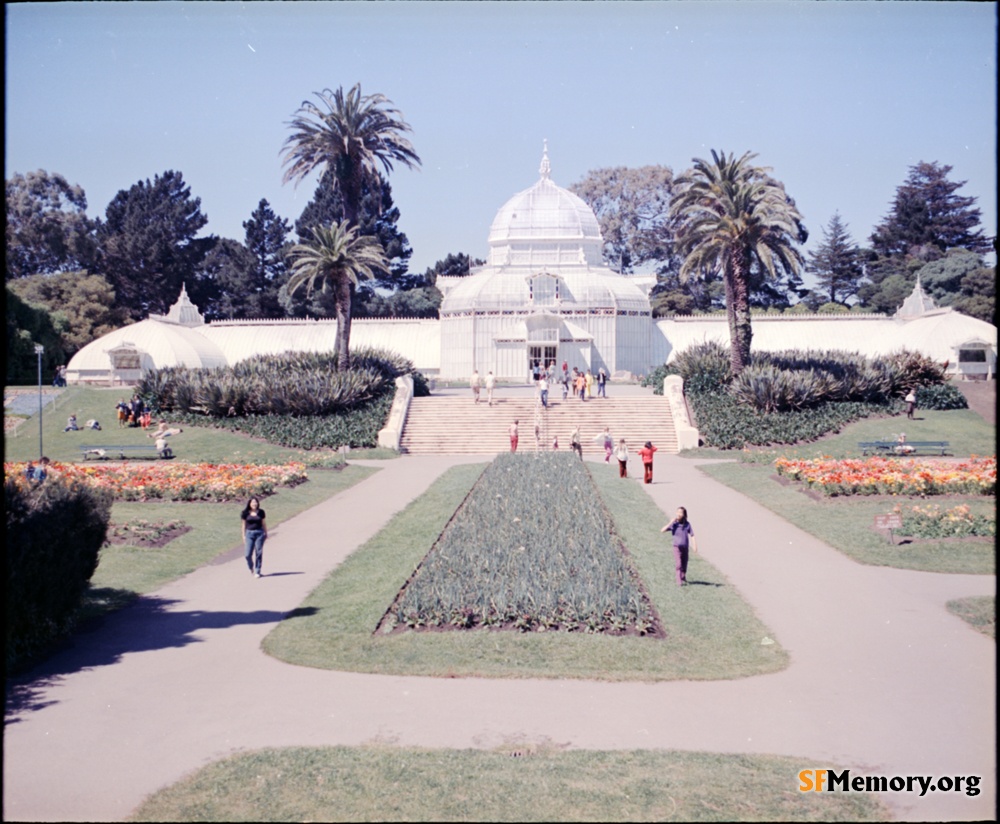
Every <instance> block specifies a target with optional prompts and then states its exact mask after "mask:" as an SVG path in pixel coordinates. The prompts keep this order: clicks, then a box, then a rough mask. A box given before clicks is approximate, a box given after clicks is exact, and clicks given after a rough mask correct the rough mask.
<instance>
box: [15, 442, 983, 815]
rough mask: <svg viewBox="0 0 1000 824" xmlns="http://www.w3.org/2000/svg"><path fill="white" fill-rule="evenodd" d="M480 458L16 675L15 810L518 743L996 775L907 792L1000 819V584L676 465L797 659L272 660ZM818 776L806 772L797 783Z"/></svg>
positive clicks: (64, 809)
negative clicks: (518, 664)
mask: <svg viewBox="0 0 1000 824" xmlns="http://www.w3.org/2000/svg"><path fill="white" fill-rule="evenodd" d="M474 460H477V459H476V458H475V457H474V456H465V457H461V458H449V457H404V458H400V459H398V460H394V461H387V462H384V463H379V464H377V465H379V466H380V467H381V471H379V472H378V473H376V474H375V475H374V476H372V477H371V478H369V479H367V480H365V481H364V482H362V483H360V484H358V485H356V486H354V487H352V488H351V489H349V490H346V491H345V492H343V493H342V494H340V495H338V496H336V497H335V498H332V499H331V500H329V501H327V502H325V503H323V504H321V505H319V506H317V507H314V508H313V509H311V510H309V511H307V512H305V513H303V514H301V515H299V516H297V517H296V518H293V519H291V520H289V521H287V522H285V523H283V524H281V525H280V526H279V527H277V528H274V529H273V531H272V536H271V539H270V541H269V542H268V546H267V555H266V558H265V565H266V567H265V572H266V573H267V574H266V575H265V577H264V578H262V579H260V580H255V579H253V578H252V577H250V575H249V574H248V573H247V571H246V568H245V566H244V563H243V559H242V557H235V558H231V559H230V560H225V559H223V560H222V561H221V562H219V563H215V564H211V565H208V566H205V567H203V568H201V569H199V570H197V571H196V572H194V573H192V574H191V575H188V576H187V577H185V578H183V579H181V580H179V581H176V582H174V583H172V584H169V585H168V586H166V587H164V588H163V589H162V590H160V591H158V592H157V593H156V594H155V595H153V596H150V597H146V598H143V599H141V600H140V601H139V602H138V603H137V604H136V605H134V606H133V607H131V608H129V609H127V610H124V611H123V612H121V613H119V614H116V615H114V616H112V617H110V618H109V619H107V620H106V621H105V622H104V623H103V624H102V625H101V626H100V627H99V628H97V629H94V630H93V631H92V632H90V633H88V634H87V635H85V636H82V637H79V638H77V639H76V640H75V641H74V643H73V644H72V646H71V647H69V648H68V649H66V650H64V651H63V652H61V653H59V654H58V655H56V656H54V657H53V658H52V659H51V660H50V661H49V662H48V663H46V664H45V665H44V666H43V667H41V668H40V669H38V670H36V671H35V672H33V673H31V674H30V675H29V676H27V677H25V678H22V679H20V680H19V681H17V682H15V684H14V686H13V688H12V689H11V690H10V691H9V692H8V702H9V704H8V711H7V719H6V722H7V723H6V728H5V741H4V747H5V752H4V756H5V757H4V811H3V812H4V820H7V821H108V820H117V819H122V818H124V817H125V816H126V815H128V814H129V813H130V812H131V811H132V810H134V809H135V807H136V806H137V805H138V804H139V803H140V802H141V801H142V800H143V798H144V797H145V796H146V795H148V794H149V793H151V792H153V791H155V790H157V789H159V788H161V787H163V786H165V785H168V784H170V783H172V782H174V781H176V780H177V779H178V778H180V777H181V776H183V775H185V774H186V773H189V772H191V771H192V770H195V769H197V768H199V767H201V766H203V765H205V764H208V763H210V762H211V761H214V760H216V759H218V758H221V757H224V756H226V755H229V754H231V753H233V752H235V751H237V750H241V749H253V748H259V747H265V746H275V747H281V746H290V745H336V744H343V745H358V744H363V743H366V742H372V741H376V740H378V741H383V742H392V743H396V744H399V745H407V746H408V745H419V746H427V747H455V748H468V747H475V748H489V747H494V746H501V745H504V744H507V743H509V742H510V741H511V740H512V739H519V740H522V741H523V740H527V741H545V740H547V741H551V742H553V743H555V744H558V745H563V746H567V747H570V748H581V749H593V748H599V749H634V748H676V749H682V750H710V751H720V752H734V753H776V754H784V755H792V756H799V757H800V758H801V763H802V768H803V769H804V768H814V767H822V766H825V765H827V764H829V763H836V764H839V765H841V766H844V767H850V768H852V770H854V772H855V774H858V773H860V774H862V775H886V776H893V775H908V774H918V775H930V776H941V775H970V774H972V775H980V776H982V777H983V785H982V793H981V794H980V795H979V796H977V797H968V796H966V795H965V794H964V793H954V792H952V793H942V792H938V793H933V794H930V793H929V794H928V795H927V796H926V797H924V798H918V797H915V796H911V795H904V794H887V795H886V801H887V802H888V803H889V804H890V805H891V806H892V809H893V811H894V813H895V814H896V815H897V817H899V818H904V819H910V820H969V819H990V818H992V817H993V816H994V815H995V802H996V788H995V773H996V734H995V730H996V717H995V705H994V701H995V698H996V677H995V675H996V669H995V662H996V647H995V644H994V642H993V641H992V640H990V639H988V638H986V637H984V636H982V635H980V634H979V633H976V632H974V631H973V630H971V629H970V628H969V627H967V626H966V625H965V624H964V623H963V622H962V621H961V620H959V619H958V618H955V617H953V616H952V615H950V614H949V613H948V612H947V611H946V610H945V608H944V603H945V601H947V600H949V599H951V598H957V597H961V596H967V595H985V594H993V593H994V591H995V578H994V577H993V576H971V575H937V574H930V573H920V572H908V571H901V570H893V569H882V568H876V567H866V566H862V565H860V564H856V563H854V562H853V561H851V560H849V559H847V558H845V557H844V556H843V555H841V554H840V553H838V552H836V551H834V550H832V549H830V548H829V547H827V546H826V545H825V544H823V543H821V542H820V541H818V540H816V539H815V538H813V537H811V536H809V535H807V534H805V533H804V532H802V531H800V530H799V529H797V528H796V527H793V526H791V525H789V524H788V523H786V522H784V521H782V520H781V519H780V518H778V517H776V516H775V515H773V514H772V513H770V512H769V511H767V510H765V509H763V508H761V507H760V506H758V505H757V504H755V503H753V502H752V501H750V500H749V499H748V498H746V497H744V496H743V495H740V494H739V493H737V492H734V491H732V490H730V489H728V488H727V487H724V486H722V485H720V484H718V483H716V482H715V481H713V480H711V479H710V478H707V477H706V476H704V475H702V474H701V473H700V472H698V471H697V469H696V466H695V462H693V461H689V460H685V459H681V458H677V457H674V456H666V457H660V456H658V457H657V465H656V475H657V478H656V483H654V484H653V485H651V486H648V487H645V489H646V490H648V492H649V494H650V495H651V496H652V497H653V499H654V500H655V501H656V503H657V504H658V505H659V506H660V507H661V508H662V509H663V510H664V512H672V511H673V510H674V508H676V506H677V505H684V506H687V507H688V509H689V511H690V513H691V518H692V522H693V523H694V524H695V526H696V528H697V530H698V540H699V547H700V549H701V551H702V555H703V556H704V557H705V558H706V559H707V560H709V561H711V562H712V563H713V564H714V565H715V566H717V567H718V568H719V569H720V570H721V571H722V572H723V573H724V574H725V575H726V576H727V577H728V578H729V580H730V581H731V582H732V584H733V585H734V586H737V587H738V588H739V590H740V591H741V593H742V594H743V596H744V597H745V598H746V599H747V600H748V601H749V602H750V603H751V604H752V605H753V607H754V608H755V609H756V611H757V613H758V614H759V616H760V618H761V619H762V620H763V621H764V623H765V624H766V625H767V626H768V627H770V629H771V631H772V633H773V636H774V637H775V638H776V639H777V640H778V641H779V642H780V643H781V644H783V645H784V647H785V648H786V649H787V650H788V651H789V652H790V654H791V660H792V663H791V666H790V667H789V668H788V669H787V670H785V671H783V672H780V673H775V674H771V675H764V676H758V677H754V678H746V679H741V680H736V681H722V682H690V681H687V682H685V681H681V682H667V683H625V684H621V683H601V682H593V681H549V680H509V681H504V680H491V679H481V678H470V679H433V678H418V677H397V676H380V675H363V674H357V673H342V672H326V671H320V670H313V669H308V668H303V667H295V666H290V665H287V664H283V663H280V662H278V661H276V660H273V659H271V658H269V657H268V656H266V655H264V654H263V653H262V652H261V651H260V649H259V645H260V643H261V640H262V639H263V638H264V636H265V635H266V634H267V633H268V632H269V631H270V630H271V628H272V627H273V626H274V625H275V624H276V623H277V622H278V621H279V620H280V619H281V617H282V615H284V614H285V613H287V612H288V611H289V610H292V609H294V608H295V607H296V605H298V604H299V603H300V602H301V600H302V599H303V597H304V596H305V595H306V594H307V593H308V592H309V591H310V590H312V589H313V588H314V587H315V586H316V585H317V584H318V583H319V582H320V580H322V578H323V577H324V576H325V575H326V574H327V572H328V571H329V570H330V569H331V568H332V567H334V566H336V565H337V564H338V563H339V562H340V561H341V560H342V559H343V558H344V557H346V556H347V555H348V554H349V553H350V552H351V551H352V550H353V549H355V548H356V547H357V546H359V545H360V544H361V543H363V542H364V541H365V540H366V539H367V538H369V537H370V536H371V535H373V534H375V533H376V532H377V531H378V530H379V529H380V528H381V527H382V526H383V525H384V524H385V523H386V522H387V521H388V520H389V519H390V518H391V516H392V515H393V514H394V513H395V512H397V511H399V510H400V509H401V508H402V507H403V506H404V505H405V504H406V503H407V502H408V501H409V500H411V499H412V498H414V497H415V496H417V495H419V494H420V493H421V492H423V491H424V490H425V489H426V488H427V487H428V486H429V485H430V484H431V482H432V481H433V480H434V479H435V478H437V477H438V476H439V475H440V473H441V472H443V471H444V470H445V469H446V468H447V467H448V466H451V465H453V464H455V463H462V462H468V461H474ZM479 460H482V458H479ZM373 463H374V462H373ZM601 469H604V467H601ZM608 471H614V470H611V469H609V470H608ZM629 482H633V483H634V482H635V481H629ZM665 520H666V516H665ZM689 593H690V594H692V595H695V597H696V588H695V589H692V590H689ZM678 708H682V709H683V711H681V712H678ZM720 780H724V777H722V776H720ZM796 786H797V784H796V781H795V776H791V775H790V776H789V792H794V791H795V790H796Z"/></svg>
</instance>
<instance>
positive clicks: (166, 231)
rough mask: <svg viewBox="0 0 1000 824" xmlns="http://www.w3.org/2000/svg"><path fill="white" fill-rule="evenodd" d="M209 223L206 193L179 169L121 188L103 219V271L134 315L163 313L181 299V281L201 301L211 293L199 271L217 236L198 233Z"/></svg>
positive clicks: (100, 232)
mask: <svg viewBox="0 0 1000 824" xmlns="http://www.w3.org/2000/svg"><path fill="white" fill-rule="evenodd" d="M206 223H208V218H207V217H206V216H205V215H203V214H202V212H201V198H197V197H196V198H192V197H191V189H190V187H189V186H187V184H185V183H184V178H183V176H182V174H181V173H180V172H175V171H167V172H164V173H163V174H162V175H157V176H156V177H155V178H154V179H153V182H152V183H150V182H149V180H148V179H147V180H145V181H139V182H138V183H136V184H134V185H133V186H132V187H131V188H130V189H128V190H125V189H123V190H121V191H120V192H118V194H117V195H115V197H114V199H113V200H112V201H111V203H110V204H108V208H107V210H106V212H105V219H104V221H103V222H99V223H98V227H97V237H98V241H99V244H100V271H101V273H102V274H104V275H105V277H107V279H108V281H109V282H110V283H111V285H112V287H113V288H114V290H115V296H116V301H117V305H118V306H120V307H122V308H123V309H125V310H126V311H127V312H128V313H129V315H130V316H131V317H133V318H135V319H140V318H143V317H145V316H146V315H148V314H149V313H150V312H156V313H163V312H166V311H167V310H168V309H169V308H170V306H171V305H172V304H173V303H174V301H176V300H177V296H178V295H179V294H180V290H181V286H182V285H184V284H185V283H189V284H190V285H189V289H188V292H189V294H190V296H191V299H192V300H193V301H194V302H195V303H196V304H198V305H205V304H207V303H209V302H210V301H211V296H207V295H201V294H199V292H198V288H197V285H198V282H196V281H197V278H196V273H197V271H198V268H199V265H200V264H201V262H202V260H203V259H204V257H205V255H206V254H207V253H208V251H209V250H210V249H211V248H212V247H213V246H214V245H215V242H216V238H215V237H214V236H213V237H207V238H197V237H195V235H197V233H198V232H199V231H200V230H201V229H202V228H203V227H204V226H205V224H206Z"/></svg>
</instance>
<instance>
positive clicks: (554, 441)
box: [552, 435, 559, 452]
mask: <svg viewBox="0 0 1000 824" xmlns="http://www.w3.org/2000/svg"><path fill="white" fill-rule="evenodd" d="M552 451H553V452H558V451H559V436H558V435H553V436H552Z"/></svg>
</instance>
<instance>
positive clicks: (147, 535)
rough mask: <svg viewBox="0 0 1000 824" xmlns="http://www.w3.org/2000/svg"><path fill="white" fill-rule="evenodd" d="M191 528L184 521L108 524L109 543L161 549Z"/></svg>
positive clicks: (140, 521)
mask: <svg viewBox="0 0 1000 824" xmlns="http://www.w3.org/2000/svg"><path fill="white" fill-rule="evenodd" d="M190 531H191V527H190V526H188V525H187V524H186V523H184V522H183V521H146V520H143V519H139V520H135V521H126V522H125V523H121V524H117V523H110V524H108V543H109V544H111V545H112V546H136V547H149V548H155V547H161V546H166V545H167V544H169V543H170V542H171V541H172V540H174V538H180V537H181V535H184V534H185V533H187V532H190Z"/></svg>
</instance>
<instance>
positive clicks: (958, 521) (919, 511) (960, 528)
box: [893, 504, 997, 538]
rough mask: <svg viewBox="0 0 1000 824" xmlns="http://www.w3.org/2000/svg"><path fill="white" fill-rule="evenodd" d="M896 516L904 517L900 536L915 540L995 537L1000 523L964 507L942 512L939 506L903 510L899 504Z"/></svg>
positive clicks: (927, 505)
mask: <svg viewBox="0 0 1000 824" xmlns="http://www.w3.org/2000/svg"><path fill="white" fill-rule="evenodd" d="M893 512H897V513H899V514H900V515H902V516H903V528H902V529H900V530H899V534H900V535H908V536H913V537H915V538H968V537H984V538H988V537H992V536H995V535H996V534H997V519H996V516H995V515H994V516H993V517H992V518H991V517H989V516H988V515H981V514H978V513H975V512H973V511H972V510H971V509H970V508H969V507H968V505H966V504H961V505H959V506H953V507H951V509H941V507H939V506H938V505H937V504H925V505H923V506H919V505H918V506H911V507H902V506H900V505H899V504H897V505H896V506H895V507H893Z"/></svg>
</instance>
